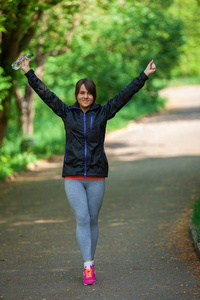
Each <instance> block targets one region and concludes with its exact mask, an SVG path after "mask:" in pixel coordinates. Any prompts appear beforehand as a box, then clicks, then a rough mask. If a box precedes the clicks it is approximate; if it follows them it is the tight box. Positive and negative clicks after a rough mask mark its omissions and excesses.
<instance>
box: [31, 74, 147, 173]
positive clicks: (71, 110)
mask: <svg viewBox="0 0 200 300" xmlns="http://www.w3.org/2000/svg"><path fill="white" fill-rule="evenodd" d="M25 75H26V76H27V78H28V82H29V84H30V86H31V87H32V88H33V89H34V90H35V92H36V93H37V94H38V95H39V96H40V97H41V99H42V100H43V101H44V102H45V103H46V104H47V105H48V106H49V107H50V108H51V109H52V110H53V111H54V113H56V114H57V115H58V116H59V117H61V118H62V120H63V122H64V126H65V132H66V150H65V157H64V164H63V172H62V176H63V177H65V176H70V175H84V176H85V177H86V176H98V177H107V176H108V162H107V158H106V155H105V151H104V138H105V131H106V123H107V121H108V120H109V119H111V118H113V117H114V116H115V114H116V113H117V112H118V111H119V110H120V109H121V108H122V107H123V106H124V105H125V104H126V103H127V102H128V101H129V100H130V99H131V98H132V96H133V95H134V94H135V93H137V92H138V91H139V90H140V89H141V88H142V87H143V86H144V83H145V81H146V80H147V79H148V77H147V76H146V75H145V73H144V72H141V73H140V75H139V76H138V77H136V78H135V79H134V80H133V81H132V82H131V83H130V84H129V85H128V86H126V87H125V88H124V89H123V90H122V91H121V92H120V93H119V94H117V95H116V96H115V97H113V98H112V99H110V100H109V101H108V102H107V103H106V104H105V105H103V106H101V105H99V104H96V103H94V104H93V105H92V106H91V108H90V109H89V110H87V111H86V113H84V112H83V111H82V110H81V109H80V107H79V104H78V103H76V104H74V105H71V106H69V105H67V104H65V103H64V102H62V101H61V100H60V99H59V98H58V97H57V96H56V95H55V94H54V93H52V92H51V91H50V90H49V89H48V88H47V87H46V86H45V85H44V83H43V82H42V81H41V80H40V79H39V78H38V77H37V76H36V75H35V74H34V71H33V70H30V71H28V72H27V73H26V74H25Z"/></svg>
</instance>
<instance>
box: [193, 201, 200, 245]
mask: <svg viewBox="0 0 200 300" xmlns="http://www.w3.org/2000/svg"><path fill="white" fill-rule="evenodd" d="M192 222H193V223H194V224H195V225H196V231H197V235H198V242H199V243H200V198H199V199H198V200H197V201H196V203H195V205H194V210H193V216H192Z"/></svg>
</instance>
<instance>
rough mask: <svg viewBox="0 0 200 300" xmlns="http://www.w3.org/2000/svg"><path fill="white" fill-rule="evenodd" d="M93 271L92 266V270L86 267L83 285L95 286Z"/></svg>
mask: <svg viewBox="0 0 200 300" xmlns="http://www.w3.org/2000/svg"><path fill="white" fill-rule="evenodd" d="M93 274H94V273H93V269H92V267H91V266H90V269H87V268H86V267H85V269H84V272H83V284H84V285H88V284H94V275H93Z"/></svg>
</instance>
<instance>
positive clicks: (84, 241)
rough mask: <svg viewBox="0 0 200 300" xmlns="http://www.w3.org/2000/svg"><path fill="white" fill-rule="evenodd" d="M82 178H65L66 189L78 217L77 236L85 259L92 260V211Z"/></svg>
mask: <svg viewBox="0 0 200 300" xmlns="http://www.w3.org/2000/svg"><path fill="white" fill-rule="evenodd" d="M83 183H84V182H83V181H80V180H65V191H66V195H67V198H68V200H69V203H70V205H71V207H72V209H73V211H74V213H75V217H76V223H77V227H76V238H77V241H78V244H79V247H80V249H81V253H82V256H83V260H84V261H86V260H92V258H93V257H92V255H91V243H92V242H91V229H90V213H89V209H88V199H87V194H86V189H85V187H84V185H83Z"/></svg>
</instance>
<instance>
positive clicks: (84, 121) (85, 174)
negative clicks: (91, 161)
mask: <svg viewBox="0 0 200 300" xmlns="http://www.w3.org/2000/svg"><path fill="white" fill-rule="evenodd" d="M73 109H78V110H81V109H80V108H79V107H76V108H73ZM95 109H96V107H95V108H91V109H88V110H87V111H86V112H88V111H90V110H95ZM86 112H85V113H84V112H83V124H84V141H85V165H84V177H85V178H86V176H87V139H86ZM92 126H93V115H92V116H91V123H90V129H91V130H92Z"/></svg>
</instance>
